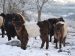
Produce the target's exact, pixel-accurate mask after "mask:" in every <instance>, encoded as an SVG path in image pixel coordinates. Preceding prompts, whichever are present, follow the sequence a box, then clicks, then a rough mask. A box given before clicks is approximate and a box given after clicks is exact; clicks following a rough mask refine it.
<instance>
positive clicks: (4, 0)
mask: <svg viewBox="0 0 75 56" xmlns="http://www.w3.org/2000/svg"><path fill="white" fill-rule="evenodd" d="M5 2H6V0H3V4H2V6H3V13H6V10H5Z"/></svg>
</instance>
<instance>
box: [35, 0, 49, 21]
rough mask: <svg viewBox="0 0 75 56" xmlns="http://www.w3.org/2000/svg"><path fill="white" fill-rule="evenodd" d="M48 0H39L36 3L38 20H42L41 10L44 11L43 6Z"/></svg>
mask: <svg viewBox="0 0 75 56" xmlns="http://www.w3.org/2000/svg"><path fill="white" fill-rule="evenodd" d="M47 1H48V0H37V1H36V4H37V12H38V21H41V12H42V8H43V6H44V4H45V3H46V2H47Z"/></svg>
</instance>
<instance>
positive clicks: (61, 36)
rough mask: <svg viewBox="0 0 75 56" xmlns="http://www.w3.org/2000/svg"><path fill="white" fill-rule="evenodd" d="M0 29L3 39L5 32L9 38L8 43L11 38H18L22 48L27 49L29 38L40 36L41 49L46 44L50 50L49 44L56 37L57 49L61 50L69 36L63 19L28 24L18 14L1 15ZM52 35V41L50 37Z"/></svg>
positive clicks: (50, 19)
mask: <svg viewBox="0 0 75 56" xmlns="http://www.w3.org/2000/svg"><path fill="white" fill-rule="evenodd" d="M0 28H1V31H2V37H4V34H5V31H6V35H7V37H8V41H9V40H11V37H15V36H17V38H18V39H19V40H20V41H21V48H22V49H26V46H27V43H28V39H29V37H37V36H40V38H41V40H42V44H41V48H43V46H44V44H45V43H46V49H48V48H49V42H51V41H52V36H54V43H56V45H55V48H58V43H59V51H62V50H61V47H62V44H63V46H65V39H66V36H67V24H66V22H65V21H64V19H63V17H60V18H49V19H48V20H44V21H39V22H34V23H28V24H27V23H26V21H25V18H24V17H23V16H22V15H21V14H18V13H12V14H4V13H1V14H0ZM48 35H50V39H49V36H48Z"/></svg>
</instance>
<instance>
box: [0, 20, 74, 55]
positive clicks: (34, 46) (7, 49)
mask: <svg viewBox="0 0 75 56" xmlns="http://www.w3.org/2000/svg"><path fill="white" fill-rule="evenodd" d="M66 22H67V23H68V30H69V31H68V35H67V40H66V47H63V48H62V50H63V51H62V52H60V53H59V52H58V49H55V48H54V46H55V44H54V43H53V42H52V43H51V42H50V43H49V49H48V50H46V49H45V47H44V48H43V49H40V46H41V40H40V38H39V36H38V37H37V39H36V40H35V39H34V38H30V39H29V42H28V45H27V49H26V50H22V49H21V48H20V47H19V46H20V41H19V40H17V39H16V37H15V38H12V40H11V41H8V38H7V36H5V37H4V38H2V37H1V36H0V56H75V26H73V24H74V23H75V21H71V20H66Z"/></svg>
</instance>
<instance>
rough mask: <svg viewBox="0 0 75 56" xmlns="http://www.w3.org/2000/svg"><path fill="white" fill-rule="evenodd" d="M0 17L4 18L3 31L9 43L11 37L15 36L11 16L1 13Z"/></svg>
mask: <svg viewBox="0 0 75 56" xmlns="http://www.w3.org/2000/svg"><path fill="white" fill-rule="evenodd" d="M0 16H2V17H3V18H4V30H5V31H6V34H7V37H8V41H9V40H11V37H15V36H16V35H17V34H16V31H15V28H14V26H13V24H12V19H13V14H4V13H2V14H1V15H0ZM3 34H4V33H3Z"/></svg>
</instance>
